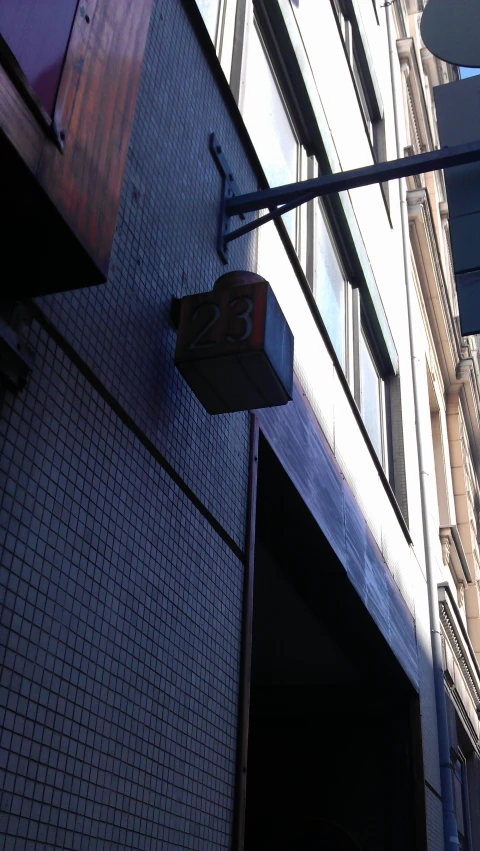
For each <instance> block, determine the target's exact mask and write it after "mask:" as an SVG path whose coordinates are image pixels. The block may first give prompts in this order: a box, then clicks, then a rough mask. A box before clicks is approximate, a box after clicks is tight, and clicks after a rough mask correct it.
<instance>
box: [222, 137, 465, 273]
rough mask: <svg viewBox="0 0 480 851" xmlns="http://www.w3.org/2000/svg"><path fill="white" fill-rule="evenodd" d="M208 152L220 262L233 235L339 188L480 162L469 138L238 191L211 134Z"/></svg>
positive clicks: (250, 229) (354, 186)
mask: <svg viewBox="0 0 480 851" xmlns="http://www.w3.org/2000/svg"><path fill="white" fill-rule="evenodd" d="M210 151H211V153H212V156H213V157H214V159H215V161H216V163H217V166H218V168H219V170H220V173H221V174H222V176H223V181H222V195H221V201H220V214H219V225H218V240H217V250H218V253H219V254H220V257H221V258H222V260H223V262H224V263H227V262H228V259H227V252H228V244H229V243H230V242H232V241H233V240H234V239H238V237H239V236H243V235H244V234H246V233H250V231H252V230H256V228H258V227H260V226H261V225H263V224H266V222H270V221H272V220H273V219H277V218H279V217H280V216H283V215H284V214H285V213H288V212H290V210H293V209H295V207H299V206H301V205H302V204H306V203H307V201H312V200H313V199H314V198H320V197H321V196H323V195H332V194H333V193H335V192H345V191H347V190H349V189H357V188H358V187H360V186H369V185H370V184H372V183H385V182H386V181H388V180H398V179H399V178H402V177H409V176H410V175H415V174H424V173H426V172H428V171H438V170H439V169H445V168H450V167H452V166H459V165H468V164H470V163H476V162H479V161H480V141H477V142H469V143H468V144H465V145H456V146H454V147H445V148H441V149H440V150H438V151H428V152H427V153H425V154H416V155H415V156H412V157H401V158H399V159H396V160H389V161H387V162H376V163H375V164H374V165H369V166H365V167H363V168H355V169H352V170H351V171H341V172H337V173H335V174H326V175H322V177H316V178H313V179H312V180H303V181H300V182H299V183H290V184H287V185H285V186H276V187H274V188H272V189H262V190H260V191H258V192H249V193H246V194H244V195H240V194H239V192H238V187H237V185H236V183H235V179H234V175H233V172H232V171H231V170H230V168H229V165H228V162H227V160H226V158H225V154H224V151H223V149H222V146H221V144H220V143H219V141H218V139H217V137H216V136H215V134H214V133H212V134H211V136H210ZM265 208H268V209H269V210H270V212H269V213H266V214H265V215H263V216H260V217H259V218H258V219H254V220H253V221H251V222H247V224H245V225H242V226H241V227H238V228H236V230H233V231H230V230H229V225H230V219H231V218H232V217H233V216H240V217H241V218H242V219H243V218H244V217H245V214H246V213H252V212H255V211H258V210H263V209H265Z"/></svg>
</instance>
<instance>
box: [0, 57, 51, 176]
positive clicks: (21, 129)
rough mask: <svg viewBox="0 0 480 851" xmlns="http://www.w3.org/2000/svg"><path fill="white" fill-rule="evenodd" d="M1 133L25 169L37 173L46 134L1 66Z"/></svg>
mask: <svg viewBox="0 0 480 851" xmlns="http://www.w3.org/2000/svg"><path fill="white" fill-rule="evenodd" d="M0 132H3V133H4V135H5V136H6V137H7V139H8V141H9V142H11V143H12V145H13V146H14V148H15V149H16V150H17V152H18V154H19V155H20V157H21V158H22V160H23V161H24V163H25V165H26V166H27V168H29V169H30V171H32V172H36V171H37V169H38V166H39V164H40V158H41V154H42V150H43V145H44V142H45V132H44V130H43V128H42V127H41V126H40V124H39V123H38V121H37V119H36V118H35V116H34V115H33V113H32V112H31V111H30V109H29V107H28V106H27V104H26V103H25V101H24V99H23V98H22V96H21V94H20V92H19V91H18V89H17V88H16V86H15V85H14V83H13V82H12V80H11V79H10V77H9V76H8V74H7V72H6V71H5V69H4V68H2V67H1V66H0Z"/></svg>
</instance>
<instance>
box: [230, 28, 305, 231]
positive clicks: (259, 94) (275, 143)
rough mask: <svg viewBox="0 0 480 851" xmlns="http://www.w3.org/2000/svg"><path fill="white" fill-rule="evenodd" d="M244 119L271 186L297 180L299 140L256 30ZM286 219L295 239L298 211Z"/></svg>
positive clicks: (247, 72)
mask: <svg viewBox="0 0 480 851" xmlns="http://www.w3.org/2000/svg"><path fill="white" fill-rule="evenodd" d="M243 118H244V121H245V124H246V125H247V128H248V132H249V133H250V136H251V138H252V141H253V144H254V145H255V149H256V151H257V155H258V158H259V160H260V162H261V164H262V167H263V169H264V171H265V174H266V175H267V178H268V181H269V183H270V185H271V186H282V185H283V184H284V183H294V182H295V181H296V180H297V171H298V141H297V138H296V136H295V133H294V130H293V127H292V124H291V121H290V118H289V116H288V113H287V110H286V108H285V103H284V101H283V98H282V96H281V94H280V90H279V88H278V84H277V81H276V79H275V75H274V73H273V71H272V68H271V66H270V63H269V61H268V58H267V56H266V53H265V50H264V47H263V44H262V42H261V40H260V36H259V34H258V32H257V31H256V29H253V31H252V33H251V38H250V39H249V44H248V62H247V67H246V78H245V99H244V108H243ZM283 221H284V223H285V225H286V227H287V230H288V233H289V235H290V237H291V239H292V240H294V239H295V221H296V214H295V211H294V210H292V212H290V213H287V214H286V215H285V216H283Z"/></svg>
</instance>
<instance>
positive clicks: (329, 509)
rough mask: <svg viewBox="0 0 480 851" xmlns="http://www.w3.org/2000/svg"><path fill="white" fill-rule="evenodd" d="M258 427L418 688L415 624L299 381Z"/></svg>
mask: <svg viewBox="0 0 480 851" xmlns="http://www.w3.org/2000/svg"><path fill="white" fill-rule="evenodd" d="M256 414H257V418H258V422H259V425H260V428H261V431H262V432H263V434H264V436H265V437H266V439H267V441H268V442H269V444H270V446H271V447H272V449H273V451H274V452H275V454H276V456H277V458H278V460H279V461H280V463H281V465H282V467H283V469H284V470H285V472H286V473H287V474H288V476H289V477H290V479H291V481H292V482H293V484H294V485H295V487H296V488H297V490H298V492H299V494H300V496H301V497H302V499H303V501H304V502H305V504H306V505H307V507H308V508H309V510H310V512H311V514H312V515H313V517H314V518H315V520H316V521H317V523H318V525H319V526H320V528H321V530H322V532H323V534H324V535H325V537H326V538H327V540H328V541H329V543H330V545H331V547H332V548H333V550H334V551H335V553H336V554H337V556H338V558H339V559H340V561H341V563H342V565H343V567H344V568H345V570H346V572H347V575H348V577H349V579H350V582H351V583H352V585H353V586H354V588H355V589H356V591H357V593H358V595H359V597H360V599H361V600H362V601H363V603H364V605H365V606H366V608H367V609H368V611H369V612H370V614H371V616H372V618H373V620H374V621H375V623H376V624H377V626H378V628H379V629H380V631H381V633H382V634H383V636H384V638H385V639H386V641H387V642H388V644H389V645H390V648H391V649H392V651H393V653H394V654H395V656H396V657H397V659H398V660H399V662H400V664H401V665H402V667H403V669H404V671H405V673H406V674H407V676H408V678H409V679H410V682H411V683H412V684H413V685H414V687H415V688H416V689H418V658H417V645H416V637H415V624H414V621H413V618H412V615H411V614H410V612H409V611H408V608H407V606H406V603H405V601H404V600H403V598H402V596H401V594H400V591H399V589H398V588H397V586H396V585H395V583H394V581H393V579H392V577H391V575H390V573H389V570H388V567H387V565H386V564H385V561H384V559H383V556H382V553H381V552H380V550H379V548H378V546H377V544H376V543H375V541H374V539H373V537H372V535H371V533H370V531H369V530H368V527H367V524H366V521H365V518H364V516H363V514H362V512H361V509H360V507H359V505H358V503H357V501H356V499H355V497H354V496H353V494H352V492H351V490H350V488H349V486H348V484H347V482H346V481H345V479H344V477H343V475H342V472H341V470H340V467H339V465H338V462H337V460H336V458H335V456H334V455H333V453H332V451H331V449H330V447H329V445H328V443H327V441H326V439H325V436H324V435H323V433H322V431H321V429H320V426H319V425H318V422H317V420H316V418H315V416H314V414H313V412H312V410H311V408H310V406H309V404H308V402H307V401H306V399H305V397H304V395H303V392H302V388H301V386H300V384H299V382H298V380H297V379H296V378H295V382H294V391H293V401H292V402H290V404H288V405H286V406H285V407H282V408H262V409H261V410H259V411H256Z"/></svg>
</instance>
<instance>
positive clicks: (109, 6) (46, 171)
mask: <svg viewBox="0 0 480 851" xmlns="http://www.w3.org/2000/svg"><path fill="white" fill-rule="evenodd" d="M87 6H88V10H89V11H88V17H89V18H90V21H89V22H87V21H86V10H87ZM151 6H152V0H135V2H134V3H132V2H131V0H115V3H111V2H108V0H95V2H94V0H91V2H89V3H88V4H82V6H80V7H79V11H78V12H77V20H76V23H75V26H74V29H73V31H72V43H71V46H70V48H69V51H68V54H67V59H66V66H65V72H64V75H65V78H66V79H65V83H63V80H62V84H61V87H60V92H59V102H58V115H57V112H56V113H55V123H56V124H57V127H58V128H59V130H60V131H63V132H64V133H65V149H64V153H63V155H61V154H60V153H59V151H58V149H57V148H56V147H55V145H54V144H52V143H48V142H47V143H46V144H45V147H44V150H43V154H42V157H41V162H40V167H39V171H38V178H39V182H40V183H41V185H42V186H43V187H44V189H45V190H46V191H47V193H48V195H49V196H50V198H51V199H52V200H53V202H54V204H55V205H56V207H57V209H58V210H59V211H60V213H61V214H62V215H63V216H64V218H65V219H66V221H67V222H68V224H69V225H70V227H71V228H72V229H73V231H74V232H75V233H76V234H77V236H78V237H79V239H80V240H81V242H82V243H83V245H84V246H85V248H86V249H87V251H88V252H89V254H90V255H91V256H92V258H93V259H94V260H95V262H96V265H97V267H98V268H99V269H100V270H101V272H102V273H103V275H104V276H105V277H106V275H107V272H108V264H109V260H110V253H111V248H112V243H113V236H114V232H115V223H116V217H117V211H118V205H119V201H120V191H121V186H122V179H123V172H124V166H125V160H126V156H127V150H128V144H129V138H130V130H131V126H132V121H133V113H134V108H135V99H136V92H137V86H138V81H139V77H140V69H141V64H142V59H143V52H144V47H145V41H146V36H147V31H148V24H149V20H150V12H151ZM90 10H91V15H90ZM87 30H88V31H89V34H86V32H87ZM59 123H60V124H64V126H59Z"/></svg>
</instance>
